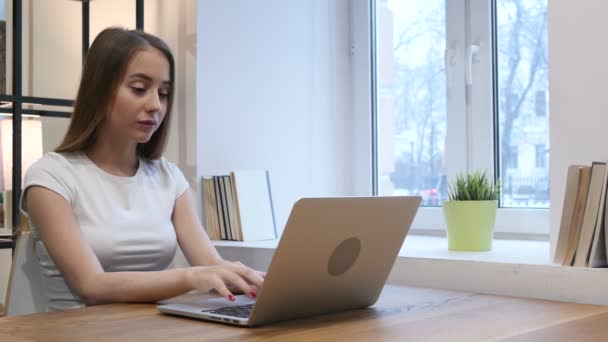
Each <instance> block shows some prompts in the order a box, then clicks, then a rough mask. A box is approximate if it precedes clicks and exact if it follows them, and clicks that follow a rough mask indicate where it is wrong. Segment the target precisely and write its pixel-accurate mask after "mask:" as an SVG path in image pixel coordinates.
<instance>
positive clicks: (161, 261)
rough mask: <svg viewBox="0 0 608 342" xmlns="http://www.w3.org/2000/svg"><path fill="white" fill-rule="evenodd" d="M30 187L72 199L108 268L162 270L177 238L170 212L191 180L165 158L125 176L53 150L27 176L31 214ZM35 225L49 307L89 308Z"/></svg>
mask: <svg viewBox="0 0 608 342" xmlns="http://www.w3.org/2000/svg"><path fill="white" fill-rule="evenodd" d="M31 186H42V187H45V188H48V189H50V190H52V191H54V192H56V193H57V194H59V195H61V196H62V197H63V198H64V199H65V200H66V201H67V202H68V203H69V205H70V206H71V207H72V208H73V209H74V214H75V215H76V219H77V220H78V224H79V227H80V230H81V231H82V234H83V236H84V238H85V240H86V242H87V243H88V244H89V245H90V246H91V248H92V250H93V252H94V253H95V255H96V256H97V258H98V259H99V262H100V263H101V266H102V267H103V269H104V271H105V272H119V271H159V270H163V269H166V268H167V266H169V264H170V263H171V261H172V260H173V257H174V255H175V250H176V248H177V239H176V235H175V229H174V227H173V223H172V221H171V215H172V213H173V208H174V206H175V200H176V199H177V198H178V197H179V196H180V195H181V194H182V193H184V192H185V191H186V189H187V188H188V182H187V181H186V179H185V178H184V175H183V174H182V172H181V171H180V170H179V169H178V168H177V166H175V164H173V163H171V162H169V161H167V160H166V159H164V158H161V159H160V160H153V161H147V160H145V159H141V158H140V160H139V168H138V170H137V172H136V174H135V176H133V177H121V176H115V175H112V174H109V173H107V172H105V171H104V170H102V169H101V168H99V167H98V166H97V165H96V164H95V163H93V162H92V161H91V160H90V159H89V158H88V157H87V156H86V154H84V153H54V152H52V153H48V154H46V155H45V156H43V157H42V158H41V159H40V160H38V161H37V162H36V163H35V164H33V165H32V166H31V167H30V169H29V170H28V171H27V173H26V175H25V184H24V187H23V196H22V199H21V203H20V209H21V211H22V212H23V213H24V214H25V215H26V216H27V208H26V207H25V203H26V202H25V197H26V195H27V189H28V188H29V187H31ZM28 218H29V216H28ZM31 228H32V232H33V235H34V236H35V238H36V254H37V256H38V260H39V261H40V265H41V268H42V278H43V284H42V285H43V288H44V289H45V291H46V297H47V299H48V307H47V311H57V310H64V309H68V308H76V307H82V306H84V304H83V303H82V301H80V299H79V298H78V296H77V295H76V294H75V293H74V292H72V291H71V290H70V288H69V287H68V286H67V284H66V283H65V280H64V278H63V275H62V274H61V272H60V271H59V270H58V269H57V267H56V266H55V264H54V263H53V261H52V259H51V258H50V257H49V255H48V253H47V251H46V248H45V247H44V244H43V243H42V241H41V240H40V237H39V234H38V230H37V228H36V227H35V226H34V225H33V224H32V225H31Z"/></svg>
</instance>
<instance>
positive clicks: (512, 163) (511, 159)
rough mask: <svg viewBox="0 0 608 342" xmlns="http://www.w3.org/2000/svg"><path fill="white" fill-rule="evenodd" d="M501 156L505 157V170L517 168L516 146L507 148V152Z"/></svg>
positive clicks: (517, 150)
mask: <svg viewBox="0 0 608 342" xmlns="http://www.w3.org/2000/svg"><path fill="white" fill-rule="evenodd" d="M503 156H505V157H506V158H505V164H507V170H508V169H517V168H518V165H519V164H518V161H519V149H518V148H517V146H508V147H507V151H506V152H505V153H503ZM505 174H506V173H505Z"/></svg>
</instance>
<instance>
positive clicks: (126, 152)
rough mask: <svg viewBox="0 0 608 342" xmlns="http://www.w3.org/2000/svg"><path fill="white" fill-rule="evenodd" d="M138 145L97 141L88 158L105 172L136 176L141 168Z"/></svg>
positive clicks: (89, 151)
mask: <svg viewBox="0 0 608 342" xmlns="http://www.w3.org/2000/svg"><path fill="white" fill-rule="evenodd" d="M136 148H137V144H135V143H132V144H129V146H127V147H125V146H124V144H117V143H112V142H111V141H107V140H106V141H103V140H98V141H96V142H95V143H94V144H93V146H91V147H90V148H89V149H88V150H87V151H85V153H86V155H87V157H89V159H90V160H91V161H92V162H94V163H95V164H96V165H97V166H99V167H100V168H102V169H103V170H104V171H106V172H108V173H110V174H113V175H116V176H127V177H130V176H134V175H135V173H136V172H137V169H138V167H139V159H138V157H137V150H136Z"/></svg>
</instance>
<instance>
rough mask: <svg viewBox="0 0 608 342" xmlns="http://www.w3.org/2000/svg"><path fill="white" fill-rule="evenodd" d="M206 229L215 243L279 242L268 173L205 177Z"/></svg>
mask: <svg viewBox="0 0 608 342" xmlns="http://www.w3.org/2000/svg"><path fill="white" fill-rule="evenodd" d="M202 183H203V202H204V213H205V229H206V230H207V234H208V235H209V238H211V239H212V240H233V241H254V240H271V239H275V238H276V227H275V220H274V211H273V205H272V196H271V192H270V180H269V176H268V172H267V171H265V170H254V171H234V172H230V173H229V174H222V175H213V176H205V177H203V182H202Z"/></svg>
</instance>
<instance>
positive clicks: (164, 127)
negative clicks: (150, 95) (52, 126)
mask: <svg viewBox="0 0 608 342" xmlns="http://www.w3.org/2000/svg"><path fill="white" fill-rule="evenodd" d="M148 47H153V48H155V49H157V50H159V51H160V52H162V53H163V55H165V57H166V58H167V60H168V61H169V67H170V78H171V79H170V81H171V83H170V86H169V87H170V89H169V94H168V98H167V112H166V114H165V118H164V120H163V121H162V123H161V125H160V127H158V130H156V132H154V134H153V135H152V137H151V138H150V140H149V141H148V142H147V143H145V144H138V145H137V154H138V155H139V156H140V157H143V158H146V159H158V158H160V157H161V156H162V154H163V151H164V149H165V145H166V144H167V137H168V135H169V123H170V120H169V119H171V108H172V106H173V98H174V95H173V94H174V88H175V62H174V60H173V54H172V53H171V50H170V49H169V47H168V46H167V44H165V42H163V41H162V40H161V39H160V38H158V37H156V36H153V35H151V34H148V33H145V32H142V31H137V30H126V29H123V28H118V27H111V28H107V29H105V30H103V31H102V32H101V33H99V35H98V36H97V37H96V38H95V40H94V41H93V44H92V45H91V48H90V49H89V52H88V54H87V58H86V61H85V64H84V68H83V71H82V78H81V80H80V86H79V87H78V95H77V96H76V102H75V104H74V112H73V113H72V120H71V121H70V126H69V127H68V131H67V133H66V134H65V136H64V138H63V141H62V142H61V144H60V145H59V146H58V147H57V148H56V149H55V152H79V151H86V150H87V149H88V148H89V147H90V146H91V145H92V144H93V143H94V142H95V139H96V137H97V130H98V128H99V126H100V124H101V123H102V122H103V121H104V120H105V118H106V114H107V113H108V111H109V110H110V108H111V107H112V106H113V104H114V100H115V99H116V94H117V92H118V87H119V85H120V83H121V82H122V79H123V77H124V74H125V73H126V70H127V65H128V64H129V61H130V60H131V58H133V56H134V55H135V53H136V52H138V51H141V50H144V49H146V48H148Z"/></svg>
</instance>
